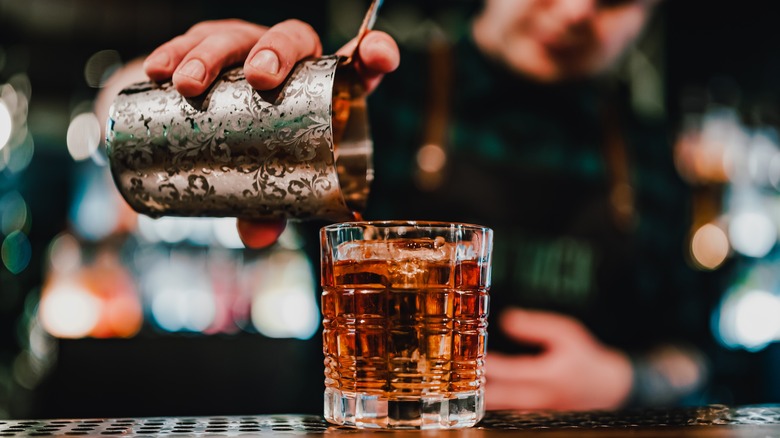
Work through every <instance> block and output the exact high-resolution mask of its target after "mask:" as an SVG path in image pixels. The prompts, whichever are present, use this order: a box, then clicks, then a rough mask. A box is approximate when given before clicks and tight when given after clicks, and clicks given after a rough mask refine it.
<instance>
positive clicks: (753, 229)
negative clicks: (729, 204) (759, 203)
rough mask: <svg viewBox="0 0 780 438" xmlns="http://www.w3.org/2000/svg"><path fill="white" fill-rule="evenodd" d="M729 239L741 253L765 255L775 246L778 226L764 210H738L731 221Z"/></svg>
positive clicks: (751, 255)
mask: <svg viewBox="0 0 780 438" xmlns="http://www.w3.org/2000/svg"><path fill="white" fill-rule="evenodd" d="M729 240H730V241H731V246H732V247H733V248H734V250H735V251H737V252H739V253H740V254H743V255H746V256H748V257H756V258H760V257H764V256H766V255H767V254H768V253H769V251H770V250H771V249H772V247H774V246H775V242H776V241H777V227H776V226H775V224H774V222H773V221H772V218H770V217H769V216H768V215H767V214H765V213H764V212H762V211H757V210H755V211H750V210H748V211H738V212H736V214H734V217H732V218H731V220H730V222H729Z"/></svg>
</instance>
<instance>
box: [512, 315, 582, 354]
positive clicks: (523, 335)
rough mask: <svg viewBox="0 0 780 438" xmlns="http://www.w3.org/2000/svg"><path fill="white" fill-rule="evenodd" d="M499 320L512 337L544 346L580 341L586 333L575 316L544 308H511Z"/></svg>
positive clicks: (521, 341) (520, 341) (522, 341)
mask: <svg viewBox="0 0 780 438" xmlns="http://www.w3.org/2000/svg"><path fill="white" fill-rule="evenodd" d="M498 322H499V326H500V327H501V329H502V330H503V331H504V333H506V334H507V336H509V337H510V338H511V339H513V340H515V341H517V342H519V343H524V344H532V345H538V346H540V347H543V348H544V347H550V346H552V345H555V344H561V343H569V342H580V341H581V340H583V334H584V333H585V329H584V327H583V326H582V325H581V324H580V323H579V322H578V321H576V320H574V319H573V318H571V317H568V316H565V315H561V314H559V313H554V312H547V311H542V310H525V309H519V308H510V309H507V310H505V311H504V312H503V313H502V314H501V315H500V317H499V321H498Z"/></svg>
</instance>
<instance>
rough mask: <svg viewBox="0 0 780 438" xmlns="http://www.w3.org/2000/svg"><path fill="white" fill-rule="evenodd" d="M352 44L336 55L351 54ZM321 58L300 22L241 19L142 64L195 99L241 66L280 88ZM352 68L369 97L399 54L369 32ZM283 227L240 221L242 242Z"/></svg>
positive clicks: (198, 28) (185, 38) (254, 78)
mask: <svg viewBox="0 0 780 438" xmlns="http://www.w3.org/2000/svg"><path fill="white" fill-rule="evenodd" d="M356 43H357V42H356V41H355V40H353V41H351V42H349V43H348V44H346V45H345V46H344V47H342V48H341V49H340V50H339V51H338V52H337V53H339V54H342V55H349V54H351V53H352V52H353V51H354V50H355V45H356ZM321 55H322V44H321V42H320V38H319V36H318V35H317V33H316V32H315V31H314V29H312V27H311V26H309V25H308V24H306V23H304V22H302V21H299V20H287V21H284V22H281V23H279V24H277V25H275V26H272V27H270V28H269V27H265V26H260V25H257V24H253V23H248V22H246V21H241V20H235V19H230V20H216V21H204V22H202V23H198V24H196V25H194V26H193V27H192V28H190V30H188V31H187V32H186V33H185V34H184V35H180V36H178V37H176V38H174V39H172V40H170V41H168V42H167V43H165V44H163V45H161V46H160V47H158V48H157V49H156V50H154V51H153V52H152V53H151V54H150V55H149V56H148V57H147V58H146V60H145V61H144V70H145V72H146V74H147V75H148V76H149V78H151V79H152V80H154V81H158V82H160V81H167V80H169V79H171V80H172V81H173V84H174V86H175V87H176V90H177V91H178V92H179V93H181V94H182V95H184V96H187V97H191V96H197V95H199V94H201V93H203V92H204V91H206V89H207V88H208V87H209V85H210V84H211V83H212V82H213V81H214V79H216V78H217V76H218V75H219V73H220V71H221V70H222V69H224V68H226V67H229V66H231V65H235V64H238V63H240V62H243V63H244V74H245V75H246V80H247V82H249V84H250V85H252V87H254V88H255V89H258V90H267V89H272V88H275V87H277V86H279V84H281V83H282V81H283V80H284V78H285V77H287V75H288V74H289V73H290V71H291V70H292V68H293V66H294V65H295V63H296V62H298V61H300V60H301V59H304V58H307V57H311V56H315V57H316V56H321ZM356 61H357V62H356V64H355V68H356V69H357V71H358V73H359V75H360V77H361V78H362V80H363V85H364V87H365V89H366V90H367V91H368V92H371V91H372V90H373V89H374V88H376V86H377V85H379V82H380V81H381V79H382V76H383V75H384V74H385V73H389V72H391V71H393V70H395V69H396V68H397V67H398V64H399V62H400V53H399V50H398V46H397V45H396V43H395V41H394V40H393V38H392V37H390V35H388V34H386V33H384V32H380V31H371V32H369V33H368V34H366V36H365V37H364V39H363V41H362V42H361V44H360V48H359V53H358V57H357V60H356ZM284 226H285V224H284V222H280V221H268V222H249V221H241V220H239V222H238V231H239V235H240V236H241V239H242V240H243V241H244V244H246V245H247V246H248V247H250V248H262V247H265V246H269V245H271V244H273V243H274V242H275V241H276V239H277V238H278V237H279V234H281V233H282V231H284Z"/></svg>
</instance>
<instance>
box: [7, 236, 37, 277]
mask: <svg viewBox="0 0 780 438" xmlns="http://www.w3.org/2000/svg"><path fill="white" fill-rule="evenodd" d="M0 258H2V260H3V264H4V265H5V267H6V268H7V269H8V270H9V271H10V272H11V273H13V274H18V273H20V272H22V271H24V269H25V268H26V267H27V265H28V264H29V263H30V259H31V258H32V247H31V245H30V240H29V239H28V238H27V235H26V234H24V233H23V232H21V231H14V232H12V233H11V234H9V235H8V236H6V238H5V239H4V240H3V244H2V246H0Z"/></svg>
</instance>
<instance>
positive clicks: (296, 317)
mask: <svg viewBox="0 0 780 438" xmlns="http://www.w3.org/2000/svg"><path fill="white" fill-rule="evenodd" d="M257 269H258V272H259V273H260V275H258V276H257V277H256V278H255V279H254V281H253V282H252V283H253V284H252V286H253V290H254V292H253V298H252V314H251V317H252V324H253V325H254V326H255V328H256V329H257V331H259V332H260V333H261V334H263V335H265V336H268V337H270V338H298V339H309V338H311V337H312V336H314V334H315V333H316V332H317V329H318V327H319V323H320V320H319V309H318V307H317V303H316V300H315V296H316V295H315V284H314V278H313V276H312V274H311V265H310V263H309V260H308V259H307V258H306V257H305V256H304V255H303V253H301V252H298V251H281V252H276V253H274V254H273V255H271V256H270V257H269V258H268V259H267V260H265V262H264V263H261V264H259V265H257Z"/></svg>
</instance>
